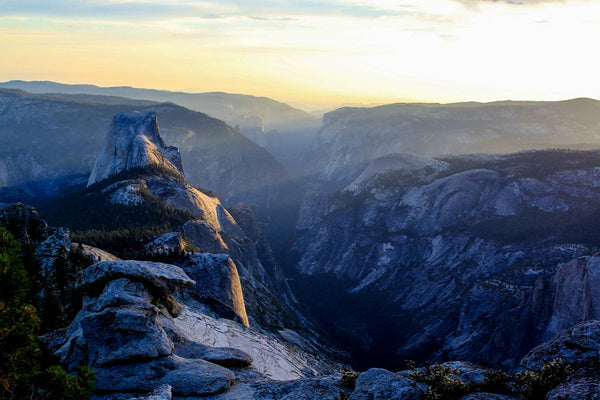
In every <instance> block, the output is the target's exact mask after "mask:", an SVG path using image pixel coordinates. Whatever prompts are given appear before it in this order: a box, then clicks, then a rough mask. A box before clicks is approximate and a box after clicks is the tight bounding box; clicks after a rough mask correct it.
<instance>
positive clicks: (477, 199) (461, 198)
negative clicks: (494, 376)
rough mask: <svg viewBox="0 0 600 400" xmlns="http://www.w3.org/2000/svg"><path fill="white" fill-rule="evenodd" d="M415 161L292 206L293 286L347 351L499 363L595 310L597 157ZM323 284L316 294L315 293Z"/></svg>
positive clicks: (599, 199)
mask: <svg viewBox="0 0 600 400" xmlns="http://www.w3.org/2000/svg"><path fill="white" fill-rule="evenodd" d="M419 160H420V159H419ZM444 163H445V164H444ZM385 164H386V165H387V163H385ZM417 164H418V163H416V164H411V165H417ZM422 165H425V166H424V167H423V168H422V169H412V168H406V169H400V170H394V171H387V172H386V171H383V172H381V173H378V174H373V173H372V172H373V171H371V172H369V173H365V180H361V181H360V185H350V186H349V187H347V188H346V189H345V190H341V191H339V192H336V193H333V194H331V195H321V196H318V197H316V198H315V199H314V200H313V201H311V202H307V203H306V204H305V207H304V209H303V210H301V212H300V216H301V219H300V220H299V221H298V230H299V232H298V235H297V238H296V241H295V244H294V246H293V250H294V251H295V253H296V254H297V257H298V262H297V264H296V268H297V270H298V271H299V272H300V273H301V274H302V275H301V276H302V277H303V279H304V280H303V281H302V280H301V281H299V284H300V285H302V286H301V287H300V288H299V289H297V290H296V293H302V292H304V293H306V295H305V296H303V298H302V301H306V302H308V303H309V304H311V302H312V303H313V304H314V306H313V310H315V311H316V313H317V315H319V317H320V321H321V322H322V323H323V324H324V325H325V326H326V327H327V329H328V330H329V331H330V332H331V334H332V335H334V336H337V337H339V338H343V340H344V341H345V343H347V344H348V346H350V348H351V349H352V351H353V352H354V354H355V356H357V357H359V358H360V359H364V360H368V363H369V364H373V363H380V362H390V363H391V364H390V367H393V366H396V365H397V366H400V365H402V364H401V363H402V360H403V359H407V358H408V359H410V358H423V359H426V358H429V357H434V358H436V359H460V360H478V361H485V362H487V363H490V364H492V365H497V366H504V367H506V368H510V367H514V366H516V364H517V363H518V360H519V359H520V358H521V357H522V356H523V355H524V354H525V353H526V352H527V351H528V350H529V349H531V348H532V347H534V346H535V345H537V344H539V343H541V342H542V341H544V340H547V339H548V338H550V337H552V336H554V335H556V334H559V333H561V332H563V331H564V330H565V329H568V328H569V327H570V326H572V325H573V324H575V323H577V322H580V321H583V320H586V319H590V318H599V316H598V314H599V313H598V304H596V302H597V300H596V299H597V295H598V294H597V293H596V291H597V287H598V282H597V281H598V274H599V272H598V266H597V264H598V260H596V257H589V255H590V254H593V253H594V251H595V250H596V249H599V248H600V241H599V240H598V239H597V238H598V237H600V231H599V229H598V221H599V220H600V217H599V215H598V213H597V211H596V210H597V209H598V206H600V196H599V195H598V187H600V168H599V167H598V166H599V165H600V153H598V152H597V151H590V152H569V151H538V152H523V153H517V154H513V155H503V156H489V155H487V156H486V155H475V156H460V157H446V158H443V159H440V160H438V163H433V164H432V162H429V163H426V162H421V163H420V164H418V165H417V167H418V166H422ZM432 165H433V166H432ZM415 168H416V167H415ZM582 256H587V257H585V258H580V257H582ZM574 259H575V260H574ZM570 260H573V261H570ZM323 282H327V283H323ZM325 288H327V297H326V299H327V301H326V302H324V300H319V298H318V297H317V296H321V293H323V290H324V289H325ZM319 304H321V305H322V304H327V306H326V307H325V306H319ZM331 304H336V305H338V306H337V307H333V308H334V309H335V313H334V312H331V311H328V310H330V309H332V307H331V306H330V305H331ZM341 315H343V318H342V317H340V316H341ZM383 343H388V344H389V347H386V346H385V345H383ZM392 343H394V344H395V345H391V344H392ZM390 353H392V354H395V357H396V360H397V361H396V362H397V364H394V363H393V362H394V361H393V358H394V357H393V356H392V357H390V356H389V354H390ZM363 357H364V358H363ZM372 357H377V358H376V359H373V358H372Z"/></svg>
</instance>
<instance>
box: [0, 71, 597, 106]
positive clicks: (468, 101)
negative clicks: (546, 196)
mask: <svg viewBox="0 0 600 400" xmlns="http://www.w3.org/2000/svg"><path fill="white" fill-rule="evenodd" d="M12 82H15V83H18V82H23V83H50V84H58V85H67V86H94V87H97V88H100V89H113V88H127V89H136V90H156V91H164V92H171V93H185V94H210V93H223V94H231V95H239V96H251V97H256V98H266V99H270V100H274V101H277V102H280V103H283V104H287V105H289V106H291V107H294V108H296V109H298V110H300V111H304V112H306V113H308V114H313V115H314V114H318V113H322V114H325V113H328V112H331V111H335V110H338V109H341V108H346V107H347V108H374V107H382V106H388V105H396V104H413V105H419V104H422V105H441V106H447V105H459V104H469V103H474V104H482V105H484V104H494V103H528V102H531V103H535V102H537V103H539V102H565V101H574V100H592V101H600V100H599V99H596V98H593V97H571V98H564V99H556V100H531V99H495V100H490V101H475V100H465V101H449V102H438V101H428V102H423V101H410V100H406V101H392V102H389V103H370V104H362V103H345V104H338V105H331V106H330V107H324V108H321V109H310V108H308V109H307V108H302V107H301V106H299V105H296V104H294V102H293V101H292V102H286V101H283V100H279V99H277V98H271V97H268V96H258V95H255V94H252V93H235V92H224V91H218V90H215V91H208V92H201V91H191V90H169V89H159V88H153V87H136V86H130V85H119V86H100V85H96V84H94V83H64V82H56V81H50V80H32V81H26V80H22V79H11V80H7V81H4V82H0V85H2V84H9V83H12ZM2 89H6V88H2V87H0V90H2ZM9 90H13V89H9ZM16 90H23V89H16ZM23 91H24V92H27V90H23ZM27 93H31V94H36V93H33V92H27ZM39 94H40V95H43V94H53V92H43V93H39ZM82 94H83V93H82ZM98 96H103V95H98ZM116 97H123V96H116ZM123 98H127V97H123Z"/></svg>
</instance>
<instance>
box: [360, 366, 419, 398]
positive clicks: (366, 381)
mask: <svg viewBox="0 0 600 400" xmlns="http://www.w3.org/2000/svg"><path fill="white" fill-rule="evenodd" d="M426 389H427V387H426V386H425V385H423V384H420V383H416V382H413V381H411V380H410V379H408V378H405V377H403V376H400V375H397V374H394V373H392V372H390V371H386V370H385V369H379V368H372V369H370V370H368V371H366V372H364V373H362V374H360V375H359V376H358V379H357V380H356V389H355V390H354V392H353V393H352V395H351V396H350V397H349V400H370V399H373V400H384V399H389V400H420V399H421V398H422V397H421V396H422V395H423V393H424V392H425V390H426Z"/></svg>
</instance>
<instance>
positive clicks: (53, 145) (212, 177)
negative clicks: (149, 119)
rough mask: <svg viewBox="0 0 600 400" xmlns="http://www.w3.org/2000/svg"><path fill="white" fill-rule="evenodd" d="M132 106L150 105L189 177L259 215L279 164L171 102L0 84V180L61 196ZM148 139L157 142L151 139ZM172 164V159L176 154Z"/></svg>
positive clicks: (146, 109)
mask: <svg viewBox="0 0 600 400" xmlns="http://www.w3.org/2000/svg"><path fill="white" fill-rule="evenodd" d="M55 93H56V92H55ZM178 104H180V103H178ZM132 109H134V110H138V111H140V112H141V113H142V114H148V113H156V115H157V116H158V119H159V120H160V129H161V132H160V133H161V136H162V137H163V139H164V140H165V142H166V143H168V144H169V145H171V146H176V147H178V148H179V151H180V153H181V159H182V161H183V164H184V165H185V171H186V177H187V179H188V180H189V182H190V183H191V184H192V185H199V186H201V187H203V188H207V189H209V190H213V191H215V192H217V193H219V196H220V197H221V199H222V200H223V201H224V202H225V203H226V204H228V205H229V204H235V203H236V202H239V201H244V202H246V203H249V204H252V205H253V206H255V207H259V208H261V209H263V210H265V213H267V215H268V210H269V207H268V206H269V205H270V204H277V199H278V197H279V194H280V192H281V191H280V188H279V183H280V182H282V181H285V179H286V172H285V169H284V168H283V166H282V165H281V164H280V163H279V162H277V161H276V160H275V158H274V157H273V156H272V155H271V154H270V153H268V152H267V151H266V150H265V149H264V148H262V147H260V146H258V145H256V144H255V143H253V142H252V141H250V140H249V139H247V138H246V137H244V136H243V135H241V134H240V133H239V132H237V131H236V130H235V129H234V128H232V127H231V126H229V125H227V124H226V123H225V122H223V121H220V120H218V119H215V118H211V117H209V116H208V115H206V114H203V113H201V112H196V111H192V110H190V109H187V108H184V107H181V106H178V105H177V104H174V103H156V102H152V101H140V100H131V98H119V97H105V96H79V95H72V96H70V95H33V94H30V93H26V92H21V91H7V90H4V89H0V113H1V114H2V118H1V121H0V122H1V123H0V142H2V143H3V144H5V146H3V147H2V149H0V185H7V186H18V187H19V188H21V189H23V190H24V192H23V193H24V195H25V196H35V197H42V198H46V197H48V196H51V197H54V196H62V195H64V194H65V192H66V191H67V190H73V188H72V187H71V185H78V186H77V188H79V187H80V186H79V185H83V186H85V183H86V182H87V180H88V175H89V173H90V171H91V170H92V167H93V166H94V162H95V161H96V156H97V154H98V149H99V148H101V147H102V145H103V142H104V141H105V136H106V131H107V126H108V125H109V123H110V121H111V120H112V118H113V117H114V116H115V115H116V114H119V113H122V112H123V111H127V110H132ZM203 111H204V112H207V111H206V110H203ZM211 115H214V114H211ZM73 116H76V118H73ZM65 143H68V145H65ZM140 145H142V146H141V147H142V148H143V147H146V145H147V143H140ZM153 146H155V147H156V149H160V148H161V146H160V145H159V143H153ZM161 152H162V150H160V151H159V153H161ZM161 154H162V153H161ZM164 156H166V159H167V160H168V161H169V163H171V164H173V162H174V161H175V160H171V158H170V157H169V156H168V152H167V153H165V154H164ZM159 158H161V157H159ZM123 161H126V160H123ZM173 165H175V166H176V167H177V162H176V161H175V164H173ZM176 169H177V168H176ZM9 194H10V193H8V194H7V197H6V198H5V200H4V201H7V202H8V201H16V200H15V199H14V197H15V196H14V195H16V194H18V193H17V192H15V191H13V194H12V195H11V196H10V197H8V195H9ZM1 195H2V193H0V196H1ZM11 198H13V199H12V200H11ZM24 198H25V197H24V196H18V198H17V200H18V201H25V200H24ZM0 201H2V200H0Z"/></svg>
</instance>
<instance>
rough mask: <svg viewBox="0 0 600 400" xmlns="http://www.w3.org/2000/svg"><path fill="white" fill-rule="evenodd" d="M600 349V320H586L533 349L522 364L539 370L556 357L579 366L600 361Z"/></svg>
mask: <svg viewBox="0 0 600 400" xmlns="http://www.w3.org/2000/svg"><path fill="white" fill-rule="evenodd" d="M599 349H600V321H595V320H591V321H585V322H582V323H579V324H577V325H575V326H574V327H573V328H572V329H571V330H569V331H568V332H565V333H563V334H562V335H560V336H558V337H556V338H554V339H552V340H550V341H548V342H546V343H543V344H541V345H539V346H537V347H536V348H534V349H533V350H531V351H530V352H529V353H528V354H527V355H526V356H525V357H523V359H522V360H521V365H522V366H523V367H525V368H527V369H532V370H539V369H541V368H542V367H543V366H544V365H545V364H547V363H549V362H551V361H553V360H555V359H561V360H563V362H565V363H568V364H574V365H579V366H581V365H583V366H585V365H590V364H593V363H594V362H597V361H598V350H599Z"/></svg>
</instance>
